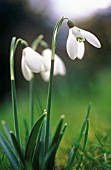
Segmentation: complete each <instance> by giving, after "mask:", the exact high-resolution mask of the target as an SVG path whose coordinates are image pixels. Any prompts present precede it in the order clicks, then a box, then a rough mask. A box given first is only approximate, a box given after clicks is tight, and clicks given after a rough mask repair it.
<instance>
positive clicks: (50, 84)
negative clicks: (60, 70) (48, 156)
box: [46, 60, 54, 151]
mask: <svg viewBox="0 0 111 170" xmlns="http://www.w3.org/2000/svg"><path fill="white" fill-rule="evenodd" d="M53 71H54V60H51V69H50V80H49V86H48V96H47V100H48V101H47V119H46V151H47V149H48V147H49V140H50V110H51V96H52V95H51V94H52V79H53Z"/></svg>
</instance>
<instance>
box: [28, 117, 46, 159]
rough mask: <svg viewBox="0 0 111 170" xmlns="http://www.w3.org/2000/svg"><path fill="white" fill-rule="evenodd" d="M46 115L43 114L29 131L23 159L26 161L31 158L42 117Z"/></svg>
mask: <svg viewBox="0 0 111 170" xmlns="http://www.w3.org/2000/svg"><path fill="white" fill-rule="evenodd" d="M45 116H46V114H43V115H42V116H41V117H40V118H39V119H38V120H37V122H36V123H35V125H34V127H33V128H32V131H31V133H30V136H29V139H28V142H27V146H26V152H25V159H26V160H27V161H31V159H32V155H33V153H34V148H35V144H36V139H37V136H38V133H39V130H40V127H41V124H42V121H43V119H44V117H45Z"/></svg>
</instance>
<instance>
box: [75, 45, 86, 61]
mask: <svg viewBox="0 0 111 170" xmlns="http://www.w3.org/2000/svg"><path fill="white" fill-rule="evenodd" d="M84 52H85V46H84V42H78V52H77V58H79V59H82V58H83V56H84Z"/></svg>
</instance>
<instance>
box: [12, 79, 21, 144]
mask: <svg viewBox="0 0 111 170" xmlns="http://www.w3.org/2000/svg"><path fill="white" fill-rule="evenodd" d="M11 93H12V107H13V115H14V128H15V133H16V137H17V140H18V143H19V144H20V133H19V124H18V111H17V97H16V88H15V80H11Z"/></svg>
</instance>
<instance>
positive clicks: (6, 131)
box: [2, 120, 12, 144]
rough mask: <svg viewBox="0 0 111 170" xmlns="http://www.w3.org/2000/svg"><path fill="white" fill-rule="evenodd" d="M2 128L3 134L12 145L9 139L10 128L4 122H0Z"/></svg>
mask: <svg viewBox="0 0 111 170" xmlns="http://www.w3.org/2000/svg"><path fill="white" fill-rule="evenodd" d="M2 127H3V129H4V132H5V134H6V136H7V138H8V140H9V141H10V143H11V144H12V139H11V136H10V128H9V127H8V126H7V124H6V122H5V121H4V120H2Z"/></svg>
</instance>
